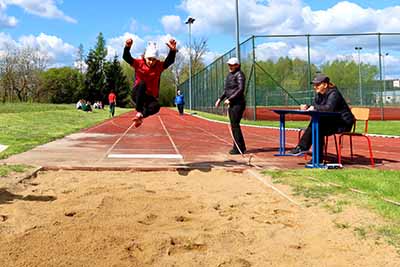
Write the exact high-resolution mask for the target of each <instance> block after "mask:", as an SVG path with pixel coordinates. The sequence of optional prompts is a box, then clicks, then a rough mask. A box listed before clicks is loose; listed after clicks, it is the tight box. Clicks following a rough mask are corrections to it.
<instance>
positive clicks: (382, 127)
mask: <svg viewBox="0 0 400 267" xmlns="http://www.w3.org/2000/svg"><path fill="white" fill-rule="evenodd" d="M186 112H187V113H189V112H190V111H186ZM194 112H195V113H196V114H197V115H198V116H201V117H204V118H207V119H212V120H217V121H224V122H228V121H229V119H228V118H227V117H226V116H221V115H216V114H211V113H207V112H202V111H194ZM241 124H242V125H258V126H273V127H279V121H278V120H277V121H251V120H242V121H241ZM307 125H308V121H286V125H285V126H286V128H305V127H307ZM362 127H363V124H360V125H358V127H357V130H358V131H360V132H361V131H362V130H363V129H362ZM368 132H369V133H371V134H383V135H399V133H400V121H369V122H368Z"/></svg>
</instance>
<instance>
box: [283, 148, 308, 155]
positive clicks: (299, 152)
mask: <svg viewBox="0 0 400 267" xmlns="http://www.w3.org/2000/svg"><path fill="white" fill-rule="evenodd" d="M307 152H308V151H307V150H305V149H304V148H302V147H301V146H296V147H295V148H293V149H292V150H290V151H289V152H288V153H287V154H289V155H293V156H300V155H302V154H304V153H307Z"/></svg>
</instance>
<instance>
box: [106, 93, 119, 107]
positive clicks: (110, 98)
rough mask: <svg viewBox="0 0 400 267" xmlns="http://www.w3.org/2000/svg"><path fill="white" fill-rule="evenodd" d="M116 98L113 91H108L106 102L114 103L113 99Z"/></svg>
mask: <svg viewBox="0 0 400 267" xmlns="http://www.w3.org/2000/svg"><path fill="white" fill-rule="evenodd" d="M116 99H117V97H116V96H115V94H114V93H110V94H109V95H108V103H109V104H111V103H115V100H116Z"/></svg>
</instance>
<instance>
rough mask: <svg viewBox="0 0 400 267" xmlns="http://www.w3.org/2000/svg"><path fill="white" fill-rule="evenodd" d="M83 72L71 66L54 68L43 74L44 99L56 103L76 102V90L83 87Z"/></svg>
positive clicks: (42, 89)
mask: <svg viewBox="0 0 400 267" xmlns="http://www.w3.org/2000/svg"><path fill="white" fill-rule="evenodd" d="M81 76H82V74H81V73H80V72H79V70H77V69H73V68H71V67H63V68H52V69H48V70H47V71H45V72H43V73H42V75H41V78H42V86H41V93H40V95H41V97H42V99H41V100H42V101H44V102H50V103H55V104H61V103H74V102H76V101H77V100H78V99H77V96H76V92H77V91H78V90H79V88H81V87H82V78H81Z"/></svg>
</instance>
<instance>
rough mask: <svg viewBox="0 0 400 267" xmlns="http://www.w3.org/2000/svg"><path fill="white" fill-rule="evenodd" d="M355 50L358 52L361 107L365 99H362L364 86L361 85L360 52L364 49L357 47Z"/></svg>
mask: <svg viewBox="0 0 400 267" xmlns="http://www.w3.org/2000/svg"><path fill="white" fill-rule="evenodd" d="M354 49H355V50H356V51H357V52H358V90H359V93H360V105H361V106H362V105H363V97H362V85H361V55H360V51H361V49H362V47H361V46H356V47H354Z"/></svg>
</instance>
